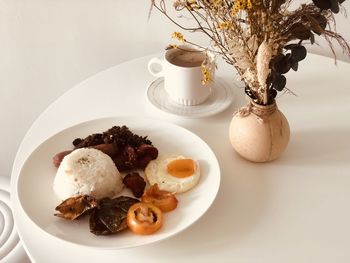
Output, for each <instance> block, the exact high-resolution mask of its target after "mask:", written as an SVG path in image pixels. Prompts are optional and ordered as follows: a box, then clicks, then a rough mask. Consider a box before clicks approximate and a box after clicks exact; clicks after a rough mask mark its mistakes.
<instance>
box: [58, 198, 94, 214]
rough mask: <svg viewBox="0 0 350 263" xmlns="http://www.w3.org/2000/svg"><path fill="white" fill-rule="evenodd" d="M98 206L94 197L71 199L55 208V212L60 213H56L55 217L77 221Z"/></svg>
mask: <svg viewBox="0 0 350 263" xmlns="http://www.w3.org/2000/svg"><path fill="white" fill-rule="evenodd" d="M97 206H98V203H97V201H96V199H95V198H94V197H92V196H88V195H80V196H76V197H70V198H68V199H66V200H65V201H63V202H62V203H61V204H60V205H58V206H57V207H56V208H55V210H56V211H58V212H59V213H55V216H58V217H62V218H64V219H68V220H75V219H77V218H78V217H80V216H82V215H83V214H85V213H87V212H89V211H91V210H92V209H94V208H96V207H97Z"/></svg>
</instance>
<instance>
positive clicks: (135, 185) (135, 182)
mask: <svg viewBox="0 0 350 263" xmlns="http://www.w3.org/2000/svg"><path fill="white" fill-rule="evenodd" d="M123 183H124V185H125V186H126V187H127V188H129V189H130V190H131V192H132V193H133V195H134V196H135V197H137V198H140V197H141V196H142V195H143V192H144V190H145V187H146V181H145V180H144V179H143V178H142V177H141V176H140V174H139V173H136V172H133V173H129V174H127V175H126V176H125V177H124V178H123Z"/></svg>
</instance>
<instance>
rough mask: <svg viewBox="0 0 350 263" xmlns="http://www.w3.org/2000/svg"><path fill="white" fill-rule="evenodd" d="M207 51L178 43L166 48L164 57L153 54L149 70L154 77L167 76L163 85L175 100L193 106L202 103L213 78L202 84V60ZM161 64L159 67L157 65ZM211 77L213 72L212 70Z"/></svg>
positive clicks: (205, 56)
mask: <svg viewBox="0 0 350 263" xmlns="http://www.w3.org/2000/svg"><path fill="white" fill-rule="evenodd" d="M206 58H207V55H206V53H205V52H203V51H201V50H199V49H196V48H193V47H190V46H187V45H183V46H179V47H178V48H174V49H170V50H168V51H166V52H165V54H164V58H163V59H159V58H152V59H151V60H150V61H149V63H148V70H149V72H150V73H151V74H152V75H153V76H155V77H164V88H165V90H166V92H167V94H168V96H169V98H170V99H171V100H173V101H174V102H176V103H178V104H181V105H186V106H192V105H197V104H200V103H203V102H204V101H205V100H206V99H207V98H208V97H209V95H210V93H211V89H212V82H213V81H210V82H208V83H206V84H203V83H202V81H203V73H202V66H201V65H202V62H203V61H204V60H205V59H206ZM157 66H158V67H157ZM211 75H212V78H213V76H214V72H211Z"/></svg>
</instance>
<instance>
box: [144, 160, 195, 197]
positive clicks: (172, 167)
mask: <svg viewBox="0 0 350 263" xmlns="http://www.w3.org/2000/svg"><path fill="white" fill-rule="evenodd" d="M145 175H146V178H147V180H148V182H149V183H150V184H151V185H153V184H158V187H159V189H161V190H164V191H168V192H171V193H178V194H179V193H183V192H186V191H188V190H190V189H192V188H193V187H194V186H195V185H196V184H197V183H198V181H199V178H200V169H199V164H198V161H196V160H193V159H191V158H187V157H184V156H177V157H165V156H159V157H158V158H157V159H155V160H152V161H151V162H150V163H149V164H148V165H147V167H146V169H145Z"/></svg>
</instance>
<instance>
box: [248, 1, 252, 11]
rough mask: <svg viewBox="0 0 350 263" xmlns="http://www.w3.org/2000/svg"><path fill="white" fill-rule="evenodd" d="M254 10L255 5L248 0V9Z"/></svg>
mask: <svg viewBox="0 0 350 263" xmlns="http://www.w3.org/2000/svg"><path fill="white" fill-rule="evenodd" d="M252 8H253V4H252V1H251V0H247V9H252Z"/></svg>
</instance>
